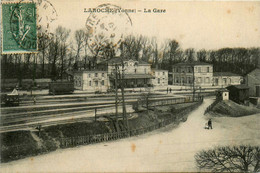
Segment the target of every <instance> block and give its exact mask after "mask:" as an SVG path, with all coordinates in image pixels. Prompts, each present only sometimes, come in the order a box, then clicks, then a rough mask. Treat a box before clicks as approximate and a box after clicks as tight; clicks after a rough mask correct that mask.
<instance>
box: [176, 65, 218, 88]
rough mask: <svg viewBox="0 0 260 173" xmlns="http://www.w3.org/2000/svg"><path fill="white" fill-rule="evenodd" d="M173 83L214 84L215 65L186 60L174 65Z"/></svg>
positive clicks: (189, 84)
mask: <svg viewBox="0 0 260 173" xmlns="http://www.w3.org/2000/svg"><path fill="white" fill-rule="evenodd" d="M172 73H173V85H184V86H191V85H193V79H194V84H195V86H212V81H213V65H212V64H208V63H205V62H198V61H195V62H184V63H177V64H175V65H173V69H172Z"/></svg>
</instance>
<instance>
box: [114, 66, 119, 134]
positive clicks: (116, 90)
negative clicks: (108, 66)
mask: <svg viewBox="0 0 260 173" xmlns="http://www.w3.org/2000/svg"><path fill="white" fill-rule="evenodd" d="M117 70H118V65H117V64H116V65H115V92H116V93H115V96H116V98H115V109H116V131H117V132H119V125H118V102H119V101H118V100H119V99H118V83H117V82H118V71H117Z"/></svg>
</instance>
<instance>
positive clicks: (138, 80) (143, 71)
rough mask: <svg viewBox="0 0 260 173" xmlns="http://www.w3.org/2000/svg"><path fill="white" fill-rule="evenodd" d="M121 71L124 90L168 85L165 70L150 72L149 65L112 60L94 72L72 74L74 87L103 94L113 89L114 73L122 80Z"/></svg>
mask: <svg viewBox="0 0 260 173" xmlns="http://www.w3.org/2000/svg"><path fill="white" fill-rule="evenodd" d="M122 64H123V65H122ZM123 66H124V68H123ZM116 68H117V70H116ZM122 70H123V71H124V76H123V78H124V81H125V88H137V87H140V88H141V87H153V86H167V85H168V71H167V70H157V69H153V70H152V69H151V64H149V63H147V62H144V61H137V60H132V59H129V60H121V59H120V58H113V59H110V60H108V61H103V62H100V63H98V65H97V69H95V70H91V71H90V70H80V71H76V72H74V86H75V88H76V89H79V90H88V91H102V92H105V91H107V90H108V89H111V88H114V87H115V80H116V75H115V74H116V71H117V72H118V75H117V78H118V80H120V79H121V78H122Z"/></svg>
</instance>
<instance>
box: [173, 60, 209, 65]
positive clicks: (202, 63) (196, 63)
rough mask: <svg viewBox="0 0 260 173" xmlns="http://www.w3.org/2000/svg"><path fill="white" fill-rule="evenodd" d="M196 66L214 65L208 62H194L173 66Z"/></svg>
mask: <svg viewBox="0 0 260 173" xmlns="http://www.w3.org/2000/svg"><path fill="white" fill-rule="evenodd" d="M195 65H212V64H209V63H206V62H200V61H193V62H180V63H177V64H174V65H173V66H195Z"/></svg>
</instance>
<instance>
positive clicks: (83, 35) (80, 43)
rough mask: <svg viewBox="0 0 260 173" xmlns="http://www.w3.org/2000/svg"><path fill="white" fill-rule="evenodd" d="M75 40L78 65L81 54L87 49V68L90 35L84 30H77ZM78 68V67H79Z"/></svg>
mask: <svg viewBox="0 0 260 173" xmlns="http://www.w3.org/2000/svg"><path fill="white" fill-rule="evenodd" d="M75 40H76V51H77V54H76V63H78V61H79V60H80V52H81V50H82V49H83V48H84V47H85V63H84V68H86V61H87V50H86V49H87V41H88V33H87V32H86V31H85V30H83V29H80V30H77V31H76V32H75ZM77 66H78V65H77Z"/></svg>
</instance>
